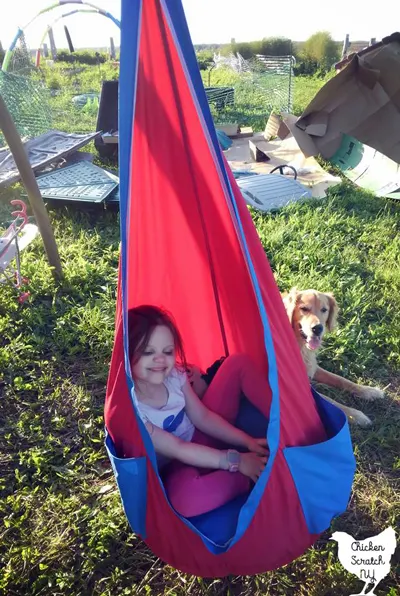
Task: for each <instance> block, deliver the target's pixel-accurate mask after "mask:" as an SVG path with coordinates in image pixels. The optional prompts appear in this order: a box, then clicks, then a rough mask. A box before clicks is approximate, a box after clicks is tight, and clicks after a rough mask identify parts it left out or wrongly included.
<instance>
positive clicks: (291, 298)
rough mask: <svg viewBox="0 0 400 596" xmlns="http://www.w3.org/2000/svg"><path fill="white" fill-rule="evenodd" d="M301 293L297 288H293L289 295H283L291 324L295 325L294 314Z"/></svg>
mask: <svg viewBox="0 0 400 596" xmlns="http://www.w3.org/2000/svg"><path fill="white" fill-rule="evenodd" d="M299 296H300V292H299V291H298V290H297V288H292V289H291V290H290V292H289V293H288V294H283V295H282V300H283V304H284V305H285V309H286V312H287V316H288V317H289V321H290V324H291V325H293V313H294V309H295V308H296V304H297V301H298V299H299Z"/></svg>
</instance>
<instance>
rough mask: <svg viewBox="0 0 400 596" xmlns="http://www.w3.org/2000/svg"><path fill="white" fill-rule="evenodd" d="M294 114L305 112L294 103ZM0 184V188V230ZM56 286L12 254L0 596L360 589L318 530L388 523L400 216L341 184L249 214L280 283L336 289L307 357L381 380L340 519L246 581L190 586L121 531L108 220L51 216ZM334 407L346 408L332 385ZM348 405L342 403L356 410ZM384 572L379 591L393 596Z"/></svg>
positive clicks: (392, 509)
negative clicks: (328, 326)
mask: <svg viewBox="0 0 400 596" xmlns="http://www.w3.org/2000/svg"><path fill="white" fill-rule="evenodd" d="M303 107H304V106H303ZM19 193H20V187H19V186H18V185H17V186H14V187H13V188H12V189H8V190H7V191H6V192H3V193H1V194H0V221H1V222H5V221H6V220H7V218H8V216H9V212H10V208H9V205H8V202H9V200H10V198H12V197H13V196H14V197H15V196H19ZM50 216H51V221H52V224H53V226H54V230H55V235H56V240H57V243H58V246H59V250H60V254H61V259H62V264H63V268H64V273H65V281H64V282H63V284H62V285H60V286H59V285H56V284H55V282H54V280H53V278H52V275H51V271H50V269H49V267H48V265H47V262H46V258H45V255H44V251H43V245H42V243H41V241H40V239H38V240H36V241H35V242H34V244H33V245H31V246H30V247H29V248H28V249H27V250H26V251H24V253H23V255H22V269H23V273H24V275H26V276H27V277H28V278H30V288H29V289H30V291H31V299H30V301H29V303H28V304H27V305H26V306H24V307H21V306H19V305H18V304H17V301H16V294H15V292H14V291H13V290H12V289H9V288H6V287H3V286H0V372H1V376H0V494H1V500H0V520H1V521H0V594H4V595H5V596H20V595H25V594H26V595H28V594H29V595H30V596H39V595H40V596H42V595H46V596H47V595H49V596H50V595H51V596H59V595H65V596H86V595H96V596H117V595H118V596H119V595H126V596H130V595H132V596H133V595H139V594H140V595H141V594H143V595H146V596H147V595H160V596H161V595H175V596H183V595H186V594H192V595H193V594H194V595H208V596H222V595H224V596H225V595H239V594H240V595H243V596H254V595H256V596H264V595H266V594H270V595H273V596H275V595H282V596H283V595H285V596H286V595H290V596H348V595H349V594H351V593H358V592H359V591H360V590H361V583H360V582H359V581H358V580H357V579H356V578H355V576H353V575H350V574H348V573H347V572H346V571H345V570H344V569H343V567H342V566H341V564H340V563H339V561H338V558H337V546H336V544H334V543H333V542H331V541H329V537H330V535H331V532H332V531H334V530H343V531H346V532H349V533H350V534H352V535H353V536H355V537H357V538H365V537H367V536H368V535H370V534H375V533H378V532H380V531H382V530H383V529H384V528H385V527H387V526H389V525H393V526H396V523H397V524H398V519H399V516H400V502H399V500H400V499H399V494H400V485H399V484H400V483H399V478H400V459H399V444H400V410H399V405H400V404H399V397H400V396H399V393H400V373H399V364H400V357H399V353H400V350H399V348H400V345H399V343H400V340H399V338H400V323H399V317H398V315H397V313H398V309H399V304H400V269H399V262H400V240H399V239H400V209H399V205H398V204H395V203H389V202H387V201H385V200H383V199H378V198H375V197H373V196H371V195H369V194H368V193H364V192H361V191H359V190H357V189H355V188H354V187H353V186H351V185H350V184H348V183H343V184H342V185H341V186H340V187H339V188H337V189H335V191H334V192H331V193H330V196H329V197H328V198H327V199H325V200H322V201H314V202H308V203H306V204H303V205H299V204H294V205H291V206H289V207H287V208H285V209H283V210H281V211H280V212H278V213H276V214H269V215H268V214H260V213H257V212H255V211H254V212H252V217H253V219H254V222H255V225H256V227H257V230H258V233H259V236H260V239H261V242H262V243H263V246H264V248H265V251H266V253H267V255H268V257H269V260H270V263H271V265H272V268H273V270H274V272H275V275H276V280H277V283H278V285H279V287H280V289H281V290H284V289H289V288H290V287H291V286H292V285H297V286H298V287H303V288H304V287H310V286H311V287H316V288H318V289H321V290H329V291H332V292H334V294H335V295H336V297H337V299H338V301H339V304H340V307H341V316H340V320H339V327H338V329H337V330H336V331H335V332H334V333H332V334H331V335H330V336H328V337H327V340H326V343H325V348H324V351H323V353H322V354H321V362H322V363H325V364H326V365H328V366H329V368H330V370H333V371H336V372H340V373H342V374H346V375H349V376H350V377H351V378H352V379H354V380H356V381H357V380H358V381H360V382H364V383H370V384H374V385H379V386H381V387H382V388H383V387H387V397H386V399H385V401H384V402H379V403H364V402H362V401H361V400H360V402H359V403H360V405H359V407H360V408H361V409H363V411H365V413H366V414H368V416H370V417H371V418H372V419H373V422H374V424H373V427H372V428H371V429H368V430H361V429H358V428H352V436H353V442H354V449H355V454H356V458H357V465H358V467H357V473H356V478H355V482H354V487H353V493H352V497H351V501H350V504H349V508H348V511H347V512H346V513H345V514H344V515H342V516H341V517H340V518H338V519H336V520H335V521H334V522H333V524H332V527H331V530H330V531H328V532H325V533H324V534H323V535H322V536H321V538H320V539H319V540H318V541H317V543H316V544H315V546H314V547H313V548H312V549H310V550H309V551H307V552H306V553H304V555H303V556H302V557H300V558H299V559H298V560H297V561H295V562H293V563H292V564H290V565H288V566H286V567H284V568H282V569H280V570H277V571H275V572H271V573H267V574H261V575H258V576H256V577H252V578H246V577H229V578H226V579H221V580H202V579H198V578H194V577H191V576H187V575H184V574H181V573H179V572H177V571H176V570H174V569H172V568H171V567H169V566H168V565H165V564H163V563H162V562H160V561H159V560H158V559H156V557H154V556H153V555H152V553H151V552H150V551H149V550H148V549H147V547H146V546H145V545H144V544H143V543H142V541H141V540H140V539H139V538H137V537H136V536H134V535H133V534H132V532H131V531H130V529H129V526H128V523H127V521H126V519H125V516H124V514H123V511H122V507H121V503H120V499H119V495H118V491H117V489H116V485H115V481H114V477H113V474H112V471H111V466H110V464H109V461H108V459H107V456H106V453H105V449H104V446H103V438H104V435H103V424H104V421H103V404H104V396H105V384H106V381H107V372H108V364H109V361H110V355H111V350H112V344H113V321H114V312H115V298H116V296H115V290H116V279H117V265H118V255H119V216H118V214H116V213H109V212H102V211H97V212H96V211H93V212H87V213H79V212H78V211H76V210H68V209H66V208H63V209H58V210H52V211H50ZM330 394H331V395H335V397H336V398H338V399H341V400H343V402H345V403H347V404H350V403H352V402H353V403H354V400H352V399H351V398H349V397H348V396H347V397H346V396H345V395H338V393H337V392H330ZM356 407H357V406H356ZM399 590H400V586H399V578H398V575H397V576H396V574H395V566H394V565H393V567H392V571H391V574H390V575H389V576H388V577H387V578H386V579H385V580H384V581H383V582H382V584H380V586H379V588H378V589H377V591H376V593H377V595H378V596H387V595H388V594H389V595H390V596H396V594H398V593H399Z"/></svg>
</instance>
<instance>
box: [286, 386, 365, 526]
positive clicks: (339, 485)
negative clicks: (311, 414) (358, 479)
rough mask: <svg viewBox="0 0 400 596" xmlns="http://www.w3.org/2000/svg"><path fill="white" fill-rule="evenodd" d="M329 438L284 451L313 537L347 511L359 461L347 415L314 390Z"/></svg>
mask: <svg viewBox="0 0 400 596" xmlns="http://www.w3.org/2000/svg"><path fill="white" fill-rule="evenodd" d="M313 394H314V398H315V400H316V402H317V405H318V407H319V409H320V413H321V418H322V420H323V421H324V423H325V426H326V430H327V432H328V435H329V436H330V438H329V439H328V440H327V441H324V442H323V443H318V444H316V445H307V446H305V447H287V448H286V449H284V450H283V453H284V456H285V458H286V462H287V464H288V466H289V469H290V472H291V474H292V477H293V480H294V483H295V485H296V488H297V492H298V495H299V499H300V503H301V506H302V509H303V513H304V517H305V519H306V523H307V527H308V530H309V532H310V533H311V534H319V533H321V532H323V531H324V530H326V529H327V528H329V526H330V524H331V521H332V519H333V518H334V517H335V516H337V515H339V514H341V513H343V512H344V511H345V510H346V508H347V503H348V501H349V498H350V492H351V486H352V484H353V478H354V473H355V469H356V462H355V458H354V454H353V446H352V444H351V438H350V431H349V425H348V422H347V418H346V416H345V414H344V413H343V412H342V411H341V410H339V408H337V407H336V406H334V405H333V404H331V403H329V402H327V401H326V400H324V399H323V398H322V397H321V396H320V395H318V393H316V392H315V391H314V390H313Z"/></svg>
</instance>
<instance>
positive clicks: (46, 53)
mask: <svg viewBox="0 0 400 596" xmlns="http://www.w3.org/2000/svg"><path fill="white" fill-rule="evenodd" d="M43 56H44V57H45V58H48V57H49V47H48V45H47V43H43Z"/></svg>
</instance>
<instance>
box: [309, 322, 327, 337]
mask: <svg viewBox="0 0 400 596" xmlns="http://www.w3.org/2000/svg"><path fill="white" fill-rule="evenodd" d="M323 330H324V326H323V325H321V323H319V324H318V325H314V327H311V331H312V332H313V333H314V335H316V336H317V337H319V336H320V335H321V333H322V331H323Z"/></svg>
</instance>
